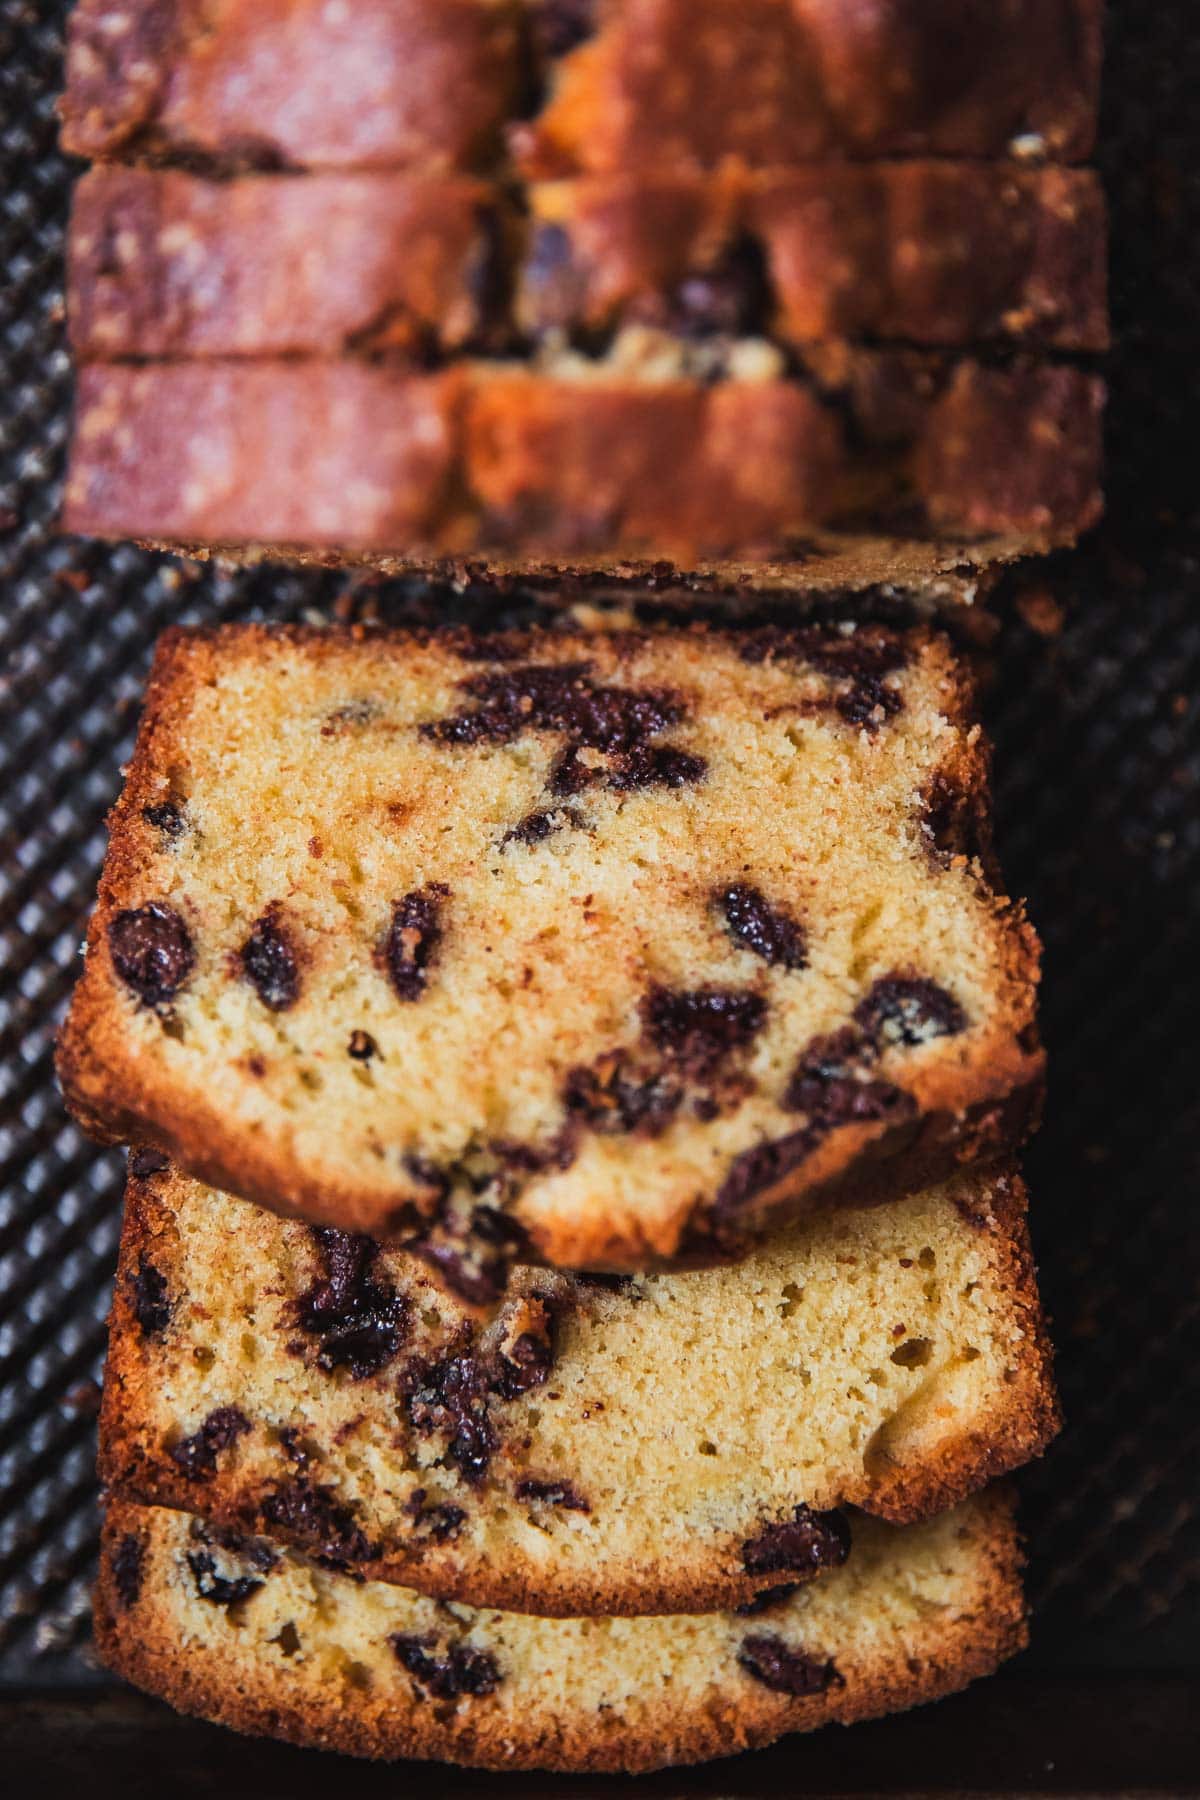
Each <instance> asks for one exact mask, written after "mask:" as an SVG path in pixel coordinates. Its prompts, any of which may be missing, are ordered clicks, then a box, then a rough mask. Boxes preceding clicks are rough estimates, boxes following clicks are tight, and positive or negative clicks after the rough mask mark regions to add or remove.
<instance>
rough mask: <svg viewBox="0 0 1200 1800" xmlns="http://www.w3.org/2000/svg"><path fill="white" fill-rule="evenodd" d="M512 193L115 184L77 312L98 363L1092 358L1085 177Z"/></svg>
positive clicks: (905, 178) (847, 175) (103, 185)
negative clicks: (630, 342)
mask: <svg viewBox="0 0 1200 1800" xmlns="http://www.w3.org/2000/svg"><path fill="white" fill-rule="evenodd" d="M527 202H528V207H529V213H530V217H529V219H528V220H527V221H526V220H524V219H523V218H522V217H521V214H520V211H519V209H518V208H517V207H516V206H515V205H514V204H513V203H512V202H511V200H510V199H509V198H507V197H506V195H505V193H504V190H503V189H502V188H500V187H499V186H497V185H494V184H491V183H488V182H485V181H481V180H479V179H477V178H473V177H469V176H461V175H460V176H454V175H433V174H428V173H424V174H418V175H414V174H411V173H382V172H358V173H352V174H341V173H323V174H313V175H308V176H304V177H300V178H297V177H296V176H292V175H243V176H240V177H238V178H236V179H232V180H225V181H215V180H212V179H208V178H205V177H203V176H198V175H193V174H188V173H185V172H183V171H180V170H172V169H152V168H127V167H120V166H116V165H105V166H102V167H100V168H97V169H93V170H92V171H91V172H90V173H89V174H87V175H85V176H84V177H83V179H82V180H81V181H80V183H79V184H78V186H77V188H76V194H75V210H74V215H73V219H72V226H71V234H70V239H69V245H70V259H71V279H70V292H69V306H68V315H69V318H70V322H71V334H72V343H73V347H74V349H75V352H76V354H77V355H78V356H80V357H81V358H84V359H87V360H100V361H105V360H116V359H119V358H124V357H129V358H145V357H191V356H251V355H253V356H273V355H293V354H297V353H300V352H307V353H310V354H318V355H337V354H339V353H341V352H343V351H348V350H359V351H364V352H372V353H378V352H383V351H387V352H389V353H395V352H397V351H410V352H413V353H415V354H420V353H425V352H427V351H428V350H429V349H431V348H434V347H436V348H437V349H440V350H443V351H446V350H456V349H459V348H461V347H462V346H464V345H469V344H472V343H474V344H476V345H481V344H485V343H488V342H490V343H493V344H496V345H500V346H503V345H505V344H507V345H509V346H516V345H517V344H518V341H519V338H518V334H523V335H525V336H527V337H529V338H532V339H534V340H537V339H540V338H542V337H544V335H545V334H546V333H549V332H560V333H563V334H566V335H567V336H571V335H576V336H578V335H580V334H588V335H589V336H590V337H591V338H593V339H594V336H595V334H596V333H603V332H612V331H615V330H617V329H619V328H620V327H621V326H623V325H626V324H631V323H632V324H637V323H641V324H648V325H657V326H659V327H662V328H666V329H673V330H676V331H678V332H680V333H686V334H691V335H692V336H696V335H698V334H702V333H708V334H710V335H712V334H717V335H718V336H720V337H723V338H737V337H742V338H746V337H757V338H764V339H770V340H772V341H774V342H775V343H777V344H784V345H786V344H805V343H811V342H817V341H820V340H823V339H829V338H849V337H865V338H867V339H868V340H875V341H881V340H886V339H893V340H897V341H901V342H908V343H911V344H926V345H933V346H937V345H957V346H970V345H973V344H978V343H983V342H987V341H990V340H996V341H1000V342H1014V343H1022V344H1026V345H1039V346H1045V347H1049V348H1055V349H1068V350H1097V349H1103V348H1104V347H1105V344H1106V342H1107V302H1106V292H1105V222H1104V201H1103V196H1102V193H1101V190H1100V186H1099V182H1098V180H1097V177H1096V176H1095V175H1094V174H1093V173H1092V172H1091V171H1089V170H1084V169H1063V168H1055V167H1047V168H1042V169H1028V170H1026V169H1018V168H1010V167H1002V166H996V167H991V166H985V165H980V164H954V163H940V162H921V163H886V164H882V165H874V164H872V165H854V164H846V165H842V166H840V167H839V166H836V165H834V166H829V165H824V166H816V165H811V164H810V165H807V166H805V167H802V168H799V169H796V170H783V171H774V172H764V173H759V174H754V175H738V174H736V173H732V172H728V171H727V172H724V173H722V174H720V175H717V176H704V175H699V174H696V175H690V176H689V175H680V174H670V173H666V174H661V173H660V174H653V175H647V174H646V173H641V174H638V175H617V176H612V177H601V178H592V179H585V180H580V181H560V182H548V183H542V184H535V185H533V186H532V187H530V188H529V190H528V193H527Z"/></svg>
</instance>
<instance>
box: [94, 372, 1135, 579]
mask: <svg viewBox="0 0 1200 1800" xmlns="http://www.w3.org/2000/svg"><path fill="white" fill-rule="evenodd" d="M653 348H654V349H655V351H657V346H654V347H653ZM668 349H669V353H670V354H671V355H672V356H674V354H675V352H674V350H673V349H671V348H670V346H669V344H668ZM817 384H819V389H818V385H817ZM823 396H829V397H823ZM1102 401H1103V390H1102V387H1101V385H1100V383H1099V382H1098V381H1097V380H1096V379H1095V378H1093V377H1091V376H1088V375H1086V374H1083V373H1081V372H1079V371H1077V370H1074V369H1069V368H1058V367H1050V366H1046V365H1044V364H1033V365H1030V366H1028V367H1023V366H1022V367H1017V368H1014V369H1012V370H1005V371H999V370H992V369H988V368H985V367H983V366H982V365H980V364H977V363H973V362H969V361H954V362H946V361H945V360H944V359H938V358H936V357H932V358H931V357H919V356H915V355H901V354H893V355H887V354H879V355H875V354H871V353H867V352H853V353H851V352H847V353H844V354H840V355H838V356H837V357H832V356H830V355H829V354H828V353H826V354H824V355H823V356H822V357H821V358H820V359H818V360H816V361H814V363H813V367H812V371H811V374H810V377H809V379H808V380H807V381H796V380H766V381H759V380H745V379H726V380H719V381H717V382H715V383H714V384H712V385H706V384H705V383H704V382H703V381H701V380H699V379H695V378H689V377H687V376H684V377H682V378H671V379H667V380H657V379H656V380H653V381H648V380H644V379H639V378H636V377H634V376H631V375H630V374H623V373H621V372H620V368H619V367H618V366H617V365H611V372H609V370H607V369H606V367H605V365H603V364H601V365H588V366H587V367H586V368H581V369H580V370H579V371H578V373H577V374H575V375H573V376H572V378H570V379H562V378H558V377H556V376H554V375H551V374H538V373H535V372H531V371H530V370H529V369H527V368H522V367H517V366H513V365H507V364H499V365H488V364H479V363H476V364H471V363H464V364H458V365H453V366H452V367H451V368H450V369H448V370H447V371H446V372H445V373H443V374H438V375H413V374H406V373H403V372H399V371H395V370H392V369H389V368H386V367H380V366H370V365H362V364H358V363H355V362H349V361H347V362H336V361H335V362H323V361H318V362H314V363H312V364H303V363H292V362H270V361H265V362H254V363H250V364H239V363H236V362H213V363H205V364H202V365H197V364H186V363H183V364H174V365H159V366H152V367H144V368H127V367H111V366H96V365H93V366H89V367H85V368H84V369H83V370H82V372H81V377H80V383H79V398H78V408H77V414H76V427H75V438H74V446H73V452H72V459H71V472H70V477H69V481H68V488H67V497H66V509H65V524H66V526H67V528H68V529H70V530H73V531H79V532H83V533H89V534H92V535H98V536H135V537H139V538H150V539H154V540H156V541H160V542H175V543H177V544H180V545H194V544H208V545H209V546H211V547H218V546H221V545H231V546H237V545H247V544H260V545H278V546H280V547H281V548H291V549H311V550H316V551H322V550H324V551H334V552H337V553H338V554H339V555H340V554H342V553H349V554H351V555H353V554H354V553H356V552H357V553H380V554H386V553H389V552H393V553H399V554H403V555H405V556H406V557H408V558H409V559H410V560H420V559H429V558H434V559H436V558H438V557H445V556H450V557H454V556H459V557H472V558H478V559H480V560H484V561H487V560H489V559H491V558H492V557H498V558H499V560H500V561H501V562H504V561H508V562H510V563H511V562H513V561H514V560H515V561H521V560H528V561H531V562H533V563H545V562H547V561H548V562H550V563H554V562H556V561H557V562H559V563H561V564H562V565H563V566H567V567H572V566H579V565H581V564H583V563H586V562H588V561H589V560H590V561H592V562H594V563H596V564H599V565H600V566H604V567H609V568H611V569H619V568H620V567H621V565H622V564H623V563H624V562H625V561H626V560H627V559H633V560H635V561H636V560H637V559H638V558H653V559H663V558H667V559H674V561H675V562H676V563H677V564H678V566H679V567H681V568H690V567H692V566H693V565H694V564H696V563H704V562H705V561H714V560H715V561H717V562H745V563H747V564H748V565H749V566H750V567H752V568H753V567H754V566H755V565H756V564H759V563H761V564H764V565H774V564H779V563H786V562H787V561H788V559H789V558H790V557H793V556H795V555H796V554H797V552H798V553H799V557H800V559H801V563H803V560H804V559H805V555H806V546H805V544H804V543H803V541H801V542H799V543H797V540H798V539H799V540H803V539H804V537H805V534H806V533H808V532H809V531H811V530H814V529H816V530H821V529H823V528H824V529H828V528H831V527H832V528H834V530H835V532H838V531H840V532H849V533H850V534H851V535H852V536H853V535H855V534H857V535H859V536H862V535H865V536H867V537H868V538H870V537H872V536H881V537H883V538H886V539H891V538H894V537H896V536H900V537H903V536H908V537H910V538H916V539H922V538H925V539H928V538H933V539H935V540H940V541H941V542H942V543H945V542H946V540H950V541H951V542H953V543H955V545H956V548H955V550H954V551H952V552H951V554H952V555H956V556H957V558H958V560H963V561H967V562H971V561H976V562H978V561H980V560H982V559H983V558H984V557H985V556H986V555H988V554H989V553H990V549H991V547H992V545H993V542H994V540H995V539H996V538H997V537H999V538H1001V539H1003V540H1005V542H1006V544H1007V553H1008V554H1018V553H1020V552H1021V551H1022V550H1031V549H1038V548H1045V547H1047V546H1048V545H1050V544H1052V543H1055V542H1069V541H1071V540H1073V539H1074V538H1075V537H1076V536H1077V535H1078V533H1079V532H1080V531H1081V530H1083V529H1085V528H1086V527H1087V526H1088V525H1090V524H1091V523H1092V522H1093V521H1094V520H1095V518H1096V517H1097V516H1098V512H1099V508H1100V496H1099V489H1098V469H1099V455H1100V442H1099V437H1100V411H1101V406H1102ZM844 417H845V418H847V419H848V421H849V423H850V425H851V427H852V436H853V439H854V443H853V446H852V444H851V436H850V434H848V432H847V429H846V426H845V425H844V424H843V418H844ZM984 445H986V446H987V454H986V455H980V454H979V451H980V448H981V446H984ZM964 534H965V536H966V538H968V539H969V538H971V537H974V538H976V539H977V540H978V542H977V543H976V544H975V545H971V544H969V543H965V544H964V543H959V542H958V540H960V539H961V538H962V537H963V536H964ZM833 542H834V544H835V545H836V542H837V538H836V535H835V537H834V539H833ZM793 547H794V548H793ZM1001 553H1005V552H1004V550H1003V548H1002V552H1001ZM898 578H903V569H902V568H901V569H900V570H899V572H898Z"/></svg>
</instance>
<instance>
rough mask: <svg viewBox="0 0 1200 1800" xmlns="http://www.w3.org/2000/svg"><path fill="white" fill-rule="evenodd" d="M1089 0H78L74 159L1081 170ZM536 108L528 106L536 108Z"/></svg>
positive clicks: (1087, 108)
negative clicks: (511, 141)
mask: <svg viewBox="0 0 1200 1800" xmlns="http://www.w3.org/2000/svg"><path fill="white" fill-rule="evenodd" d="M1099 12H1100V5H1099V0H870V3H869V4H866V5H861V4H859V5H854V6H847V5H845V4H844V0H521V3H518V0H356V3H355V4H354V5H353V6H345V5H332V4H330V3H329V0H255V4H254V5H253V6H251V5H248V4H246V3H245V0H204V4H203V5H201V4H198V0H80V4H79V5H78V6H77V8H76V11H75V15H74V18H73V20H72V23H71V30H70V38H69V43H68V53H67V91H66V97H65V101H64V106H63V119H64V133H63V135H64V142H65V144H66V147H67V149H68V150H70V151H72V152H73V153H75V154H77V155H82V156H94V157H111V156H113V155H125V156H130V155H146V154H153V155H163V154H174V155H183V154H186V155H189V156H193V157H194V156H197V155H201V156H206V157H209V158H212V159H215V160H217V161H218V162H221V163H233V164H243V165H244V164H247V163H250V164H259V165H263V164H266V165H267V166H278V165H280V164H284V165H291V166H295V165H301V166H306V167H318V166H340V167H354V166H373V167H383V166H390V167H395V166H399V165H402V164H404V165H407V164H412V163H415V162H417V161H421V160H427V161H431V162H439V163H442V164H444V165H453V166H458V167H463V166H471V167H474V166H480V165H485V164H487V163H488V162H489V161H491V162H494V161H496V160H497V159H498V158H499V156H500V155H501V152H502V149H503V146H502V142H501V134H500V127H501V125H502V124H503V123H504V122H505V121H516V120H518V119H523V120H524V123H523V124H521V125H519V126H517V127H516V139H517V143H516V147H517V150H518V154H519V155H520V157H521V159H522V161H523V162H524V163H525V165H526V166H527V167H529V168H531V169H536V170H545V169H547V168H548V169H549V171H550V172H551V173H552V174H556V175H557V174H560V173H563V172H564V171H565V170H569V169H574V168H580V169H585V168H586V169H604V170H608V169H612V168H614V167H624V168H631V167H635V168H636V167H645V168H655V167H661V166H663V165H664V164H666V163H676V162H682V163H691V164H698V165H702V166H715V165H717V164H720V163H723V162H725V161H727V160H731V159H732V160H737V161H740V162H744V163H747V164H749V165H752V166H755V165H757V166H761V165H762V164H763V163H764V162H770V163H780V162H794V161H797V160H805V159H809V158H812V157H822V156H827V155H835V156H836V155H839V154H851V155H856V156H892V155H913V154H917V155H919V154H933V155H940V156H945V155H949V156H954V155H960V156H1003V155H1006V154H1008V153H1010V152H1011V151H1012V150H1013V149H1014V148H1015V149H1016V150H1017V151H1018V152H1021V151H1022V150H1023V151H1025V153H1027V154H1035V155H1037V154H1040V155H1047V156H1051V157H1056V158H1061V159H1063V160H1067V161H1070V160H1078V159H1081V158H1083V157H1086V155H1087V154H1088V152H1089V150H1090V147H1091V143H1092V138H1093V134H1094V127H1095V115H1096V99H1097V94H1096V90H1097V83H1098V73H1099V60H1100V43H1099V38H1100V33H1099ZM543 101H544V104H543Z"/></svg>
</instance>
